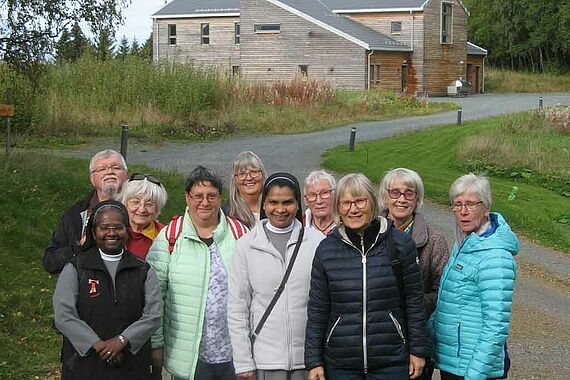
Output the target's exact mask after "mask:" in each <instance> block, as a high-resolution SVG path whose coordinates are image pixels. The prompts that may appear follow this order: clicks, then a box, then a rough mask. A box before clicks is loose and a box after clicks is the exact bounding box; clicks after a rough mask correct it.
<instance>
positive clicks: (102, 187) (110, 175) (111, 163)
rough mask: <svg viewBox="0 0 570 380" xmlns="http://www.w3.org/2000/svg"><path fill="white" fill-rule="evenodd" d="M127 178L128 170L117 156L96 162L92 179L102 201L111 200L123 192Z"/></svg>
mask: <svg viewBox="0 0 570 380" xmlns="http://www.w3.org/2000/svg"><path fill="white" fill-rule="evenodd" d="M127 178H128V173H127V170H126V169H125V167H124V166H123V163H122V162H121V159H120V158H119V157H118V156H116V155H111V156H109V157H103V158H99V159H97V160H95V162H94V165H93V170H92V171H91V177H90V179H91V184H92V185H93V187H94V188H95V190H96V191H97V194H98V196H99V200H100V201H103V200H107V199H111V198H112V197H113V195H114V194H117V193H118V192H119V191H121V187H122V186H123V183H125V181H126V180H127Z"/></svg>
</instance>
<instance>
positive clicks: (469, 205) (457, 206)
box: [449, 201, 483, 212]
mask: <svg viewBox="0 0 570 380" xmlns="http://www.w3.org/2000/svg"><path fill="white" fill-rule="evenodd" d="M481 203H483V201H478V202H474V201H467V202H465V203H459V202H457V203H454V204H452V205H451V206H449V209H450V210H451V211H453V212H459V211H461V210H463V207H465V208H466V209H467V211H475V210H477V207H478V206H479V205H480V204H481Z"/></svg>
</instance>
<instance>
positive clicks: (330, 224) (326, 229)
mask: <svg viewBox="0 0 570 380" xmlns="http://www.w3.org/2000/svg"><path fill="white" fill-rule="evenodd" d="M333 223H334V220H332V221H331V222H330V223H329V224H328V225H327V226H326V227H325V228H323V229H321V228H320V227H319V226H317V224H316V223H315V221H314V220H313V227H315V228H316V229H317V230H319V231H321V232H322V233H323V235H326V232H325V231H328V230H329V228H331V226H332V225H333Z"/></svg>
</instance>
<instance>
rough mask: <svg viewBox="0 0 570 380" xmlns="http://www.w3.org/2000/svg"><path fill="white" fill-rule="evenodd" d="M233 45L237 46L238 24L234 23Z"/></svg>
mask: <svg viewBox="0 0 570 380" xmlns="http://www.w3.org/2000/svg"><path fill="white" fill-rule="evenodd" d="M234 43H235V44H236V45H239V22H236V23H234Z"/></svg>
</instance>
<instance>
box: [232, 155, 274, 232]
mask: <svg viewBox="0 0 570 380" xmlns="http://www.w3.org/2000/svg"><path fill="white" fill-rule="evenodd" d="M248 167H251V168H257V169H260V170H261V183H262V184H263V183H264V182H265V179H266V178H267V172H266V171H265V166H263V162H262V161H261V158H259V156H258V155H257V154H255V153H254V152H252V151H251V150H247V151H245V152H241V153H240V154H238V155H237V157H236V158H235V160H234V164H233V168H232V170H233V171H232V175H231V177H230V191H229V192H230V197H229V198H230V199H229V203H230V216H232V217H235V218H236V219H239V220H241V221H242V222H244V223H245V224H246V225H247V226H248V227H253V225H254V224H255V216H254V215H253V213H252V212H251V211H250V210H249V207H248V206H247V205H246V204H245V201H244V200H243V198H242V196H241V195H240V193H239V190H238V187H237V182H236V176H235V174H236V173H238V172H239V171H240V170H244V169H247V168H248ZM259 195H260V197H259V198H260V201H261V193H260V194H259Z"/></svg>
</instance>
